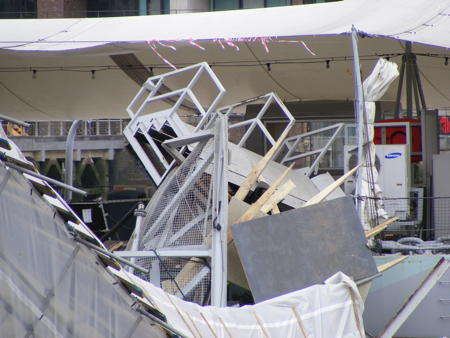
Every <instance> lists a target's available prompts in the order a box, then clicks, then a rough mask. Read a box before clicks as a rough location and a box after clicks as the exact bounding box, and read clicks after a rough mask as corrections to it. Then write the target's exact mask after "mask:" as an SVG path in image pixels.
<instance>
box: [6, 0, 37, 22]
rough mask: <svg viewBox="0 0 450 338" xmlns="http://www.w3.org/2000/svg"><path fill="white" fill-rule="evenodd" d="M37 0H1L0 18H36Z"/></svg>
mask: <svg viewBox="0 0 450 338" xmlns="http://www.w3.org/2000/svg"><path fill="white" fill-rule="evenodd" d="M36 13H37V10H36V0H1V1H0V19H28V18H36V17H37V15H36Z"/></svg>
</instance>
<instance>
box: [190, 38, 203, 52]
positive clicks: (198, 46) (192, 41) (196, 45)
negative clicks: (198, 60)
mask: <svg viewBox="0 0 450 338" xmlns="http://www.w3.org/2000/svg"><path fill="white" fill-rule="evenodd" d="M189 43H190V44H191V45H192V46H194V47H197V48H200V49H201V50H205V48H204V47H202V46H200V45H199V44H198V43H196V42H195V41H194V40H189Z"/></svg>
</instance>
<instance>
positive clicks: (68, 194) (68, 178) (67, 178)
mask: <svg viewBox="0 0 450 338" xmlns="http://www.w3.org/2000/svg"><path fill="white" fill-rule="evenodd" d="M80 122H81V120H75V121H73V122H72V125H71V126H70V129H69V133H68V134H67V139H66V159H65V162H64V163H65V167H66V170H65V175H64V182H65V183H66V184H67V185H72V183H73V145H74V143H75V136H76V135H77V129H78V125H79V124H80ZM64 197H65V199H66V201H67V202H70V201H71V200H72V191H70V190H66V191H65V192H64Z"/></svg>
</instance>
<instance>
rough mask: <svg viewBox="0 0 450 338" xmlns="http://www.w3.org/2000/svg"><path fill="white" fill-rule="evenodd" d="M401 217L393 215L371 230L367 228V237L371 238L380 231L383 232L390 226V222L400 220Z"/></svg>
mask: <svg viewBox="0 0 450 338" xmlns="http://www.w3.org/2000/svg"><path fill="white" fill-rule="evenodd" d="M399 218H400V217H392V218H390V219H388V220H387V221H385V222H383V223H381V224H379V225H377V226H376V227H373V228H372V229H370V230H367V231H366V232H365V234H366V238H367V239H369V238H371V237H375V236H376V235H378V234H379V233H380V232H382V231H383V230H384V229H386V228H387V227H388V225H389V224H391V223H393V222H395V221H396V220H398V219H399Z"/></svg>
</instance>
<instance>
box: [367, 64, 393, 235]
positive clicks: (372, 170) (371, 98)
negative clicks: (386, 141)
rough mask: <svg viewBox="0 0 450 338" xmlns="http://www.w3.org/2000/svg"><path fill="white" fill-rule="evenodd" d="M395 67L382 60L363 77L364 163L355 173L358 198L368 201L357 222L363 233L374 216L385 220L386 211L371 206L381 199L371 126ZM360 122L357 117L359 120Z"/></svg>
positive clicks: (375, 219) (375, 220)
mask: <svg viewBox="0 0 450 338" xmlns="http://www.w3.org/2000/svg"><path fill="white" fill-rule="evenodd" d="M398 75H399V73H398V69H397V64H395V63H393V62H390V61H387V60H385V59H379V60H378V62H377V64H376V65H375V68H374V69H373V71H372V73H371V74H370V75H369V76H368V77H367V79H366V80H365V81H364V83H363V90H364V105H365V106H364V111H363V112H361V113H364V114H365V118H363V119H362V120H363V121H365V122H366V124H365V128H364V129H365V130H364V132H365V133H366V138H365V139H364V141H365V142H367V143H368V144H367V145H366V147H365V151H366V152H367V154H366V157H365V158H366V161H365V163H364V166H363V167H361V169H360V170H359V175H361V191H360V194H361V196H367V197H371V198H368V199H364V200H363V201H362V203H361V212H362V214H363V215H364V217H362V219H361V221H362V223H363V227H364V230H369V229H370V228H371V223H373V222H372V220H374V222H377V221H378V219H377V217H376V216H379V217H383V218H387V213H386V211H385V210H384V209H383V208H382V206H381V205H380V204H379V203H381V201H380V200H378V201H377V202H375V201H376V200H375V198H381V197H382V191H381V188H380V186H379V185H378V170H377V168H376V167H375V145H374V143H373V137H374V123H375V101H378V100H380V99H381V98H382V97H383V95H384V94H385V93H386V91H387V90H388V88H389V85H390V84H391V83H392V82H393V81H394V80H395V79H396V78H397V77H398ZM360 118H361V117H360ZM371 203H376V204H377V205H374V206H373V207H374V208H376V214H375V215H373V214H371V212H370V210H371V209H374V208H371V207H370V204H371Z"/></svg>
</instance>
